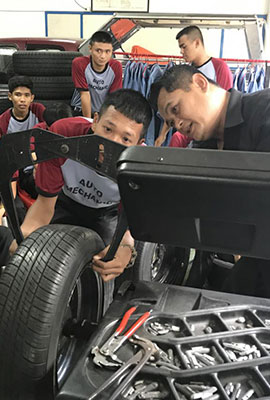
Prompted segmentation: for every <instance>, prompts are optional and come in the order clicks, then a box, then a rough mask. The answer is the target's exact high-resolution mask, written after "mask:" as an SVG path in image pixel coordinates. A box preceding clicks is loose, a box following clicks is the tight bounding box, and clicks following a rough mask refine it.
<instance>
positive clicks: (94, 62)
mask: <svg viewBox="0 0 270 400" xmlns="http://www.w3.org/2000/svg"><path fill="white" fill-rule="evenodd" d="M89 50H90V58H89V57H87V56H84V57H77V58H75V59H74V60H73V62H72V79H73V82H74V86H75V91H74V94H73V97H72V99H71V106H72V107H73V108H74V111H75V114H76V115H83V116H84V117H89V118H90V117H91V116H93V115H94V112H96V111H97V112H98V111H99V110H100V107H101V105H102V103H103V101H104V99H105V97H106V94H107V93H111V92H113V91H114V90H117V89H121V88H122V65H121V63H120V62H119V61H117V60H114V59H112V58H111V57H112V52H113V46H112V37H111V35H110V34H109V33H108V32H105V31H97V32H95V33H94V34H93V36H92V37H91V39H90V42H89Z"/></svg>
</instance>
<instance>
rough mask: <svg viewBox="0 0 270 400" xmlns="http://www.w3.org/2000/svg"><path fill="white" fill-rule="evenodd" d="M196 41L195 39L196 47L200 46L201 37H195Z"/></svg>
mask: <svg viewBox="0 0 270 400" xmlns="http://www.w3.org/2000/svg"><path fill="white" fill-rule="evenodd" d="M194 41H195V47H196V48H197V47H199V46H200V39H199V38H197V39H195V40H194Z"/></svg>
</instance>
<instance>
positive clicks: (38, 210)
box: [21, 196, 57, 237]
mask: <svg viewBox="0 0 270 400" xmlns="http://www.w3.org/2000/svg"><path fill="white" fill-rule="evenodd" d="M56 199H57V197H56V198H51V199H49V202H50V205H49V206H48V207H47V206H46V204H44V201H43V200H42V199H40V196H39V197H38V198H37V200H36V201H35V203H34V204H33V205H32V206H31V207H30V208H29V209H28V212H27V214H26V216H25V218H24V221H23V223H22V225H21V230H22V233H23V236H24V237H27V236H28V235H30V233H32V232H33V231H35V230H36V229H38V228H40V227H41V226H44V225H48V224H49V223H50V221H51V219H52V217H53V214H54V205H55V202H56Z"/></svg>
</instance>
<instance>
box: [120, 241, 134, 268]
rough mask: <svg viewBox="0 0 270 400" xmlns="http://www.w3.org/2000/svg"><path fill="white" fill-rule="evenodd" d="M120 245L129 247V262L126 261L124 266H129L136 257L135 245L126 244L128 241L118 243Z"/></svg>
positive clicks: (131, 265)
mask: <svg viewBox="0 0 270 400" xmlns="http://www.w3.org/2000/svg"><path fill="white" fill-rule="evenodd" d="M120 246H121V247H129V248H130V250H131V257H130V260H129V262H128V264H127V266H126V268H131V267H133V265H134V264H135V261H136V258H137V251H136V249H135V247H134V246H132V245H131V244H128V243H124V244H120ZM120 246H119V247H120Z"/></svg>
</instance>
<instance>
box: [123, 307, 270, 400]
mask: <svg viewBox="0 0 270 400" xmlns="http://www.w3.org/2000/svg"><path fill="white" fill-rule="evenodd" d="M269 328H270V311H269V309H268V308H266V307H263V306H262V307H256V308H255V307H254V308H252V307H249V306H239V307H237V306H233V307H226V308H216V309H211V310H198V311H190V312H187V313H180V314H178V315H175V314H172V315H170V314H167V313H164V314H163V313H157V312H154V313H152V314H151V316H150V318H149V319H148V320H147V321H146V322H145V323H144V325H143V326H142V327H141V328H139V330H138V331H137V332H136V333H137V334H138V336H141V337H145V338H147V339H149V340H151V341H152V342H154V343H155V345H156V346H157V348H158V349H159V350H160V354H161V355H162V357H160V359H158V360H157V359H153V360H151V359H150V360H149V361H148V362H147V364H146V365H145V366H144V367H143V369H142V371H141V372H140V373H139V374H138V376H136V378H134V379H133V381H132V382H131V383H130V385H129V386H128V387H127V388H126V390H125V391H124V392H123V393H122V398H123V399H128V400H136V399H152V400H155V399H168V400H169V399H170V400H171V399H176V400H196V399H204V400H249V399H251V400H252V399H266V398H268V399H270V329H269ZM131 349H132V347H131V346H130V343H127V344H125V345H124V346H123V348H122V349H120V350H119V356H120V357H123V358H126V357H129V355H130V352H131V351H132V350H131Z"/></svg>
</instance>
